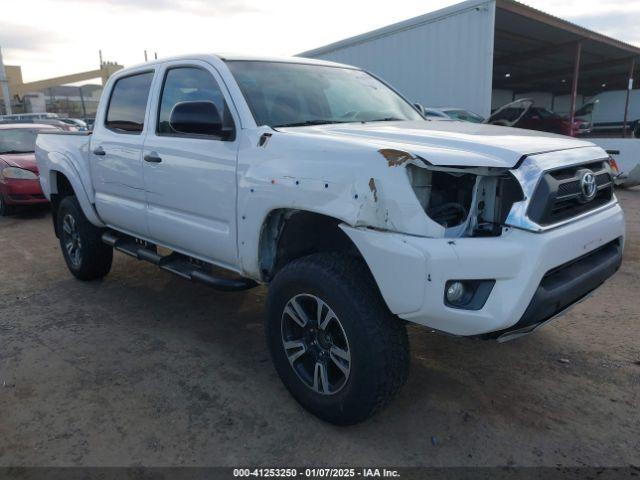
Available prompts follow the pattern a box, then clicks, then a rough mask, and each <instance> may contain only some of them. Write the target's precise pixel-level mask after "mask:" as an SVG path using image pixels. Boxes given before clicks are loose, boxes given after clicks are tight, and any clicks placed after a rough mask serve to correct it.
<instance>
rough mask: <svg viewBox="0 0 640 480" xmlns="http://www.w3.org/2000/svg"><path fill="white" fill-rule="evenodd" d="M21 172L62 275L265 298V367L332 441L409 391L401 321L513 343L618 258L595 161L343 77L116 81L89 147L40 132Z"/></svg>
mask: <svg viewBox="0 0 640 480" xmlns="http://www.w3.org/2000/svg"><path fill="white" fill-rule="evenodd" d="M36 155H37V161H38V166H39V169H40V175H41V183H42V188H43V190H44V192H45V195H46V196H47V197H48V198H49V199H50V200H51V203H52V206H53V220H54V226H55V233H56V235H57V236H58V237H59V239H60V245H61V248H62V253H63V255H64V258H65V260H66V263H67V265H68V267H69V270H70V271H71V273H72V274H73V275H75V276H76V277H77V278H79V279H81V280H93V279H96V278H100V277H103V276H105V275H106V274H107V273H108V272H109V270H110V268H111V261H112V255H113V250H114V249H115V250H119V251H122V252H124V253H127V254H130V255H133V256H134V257H137V258H138V259H140V260H145V261H149V262H152V263H154V264H156V265H157V266H158V267H159V268H161V269H164V270H167V271H170V272H173V273H176V274H178V275H181V276H183V277H185V278H187V279H190V280H192V281H195V282H201V283H204V284H206V285H209V286H212V287H214V288H218V289H223V290H243V289H247V288H251V287H254V286H256V285H258V284H268V285H269V293H268V302H267V307H266V309H267V315H266V337H267V343H268V347H269V350H270V352H271V356H272V359H273V362H274V364H275V367H276V370H277V372H278V374H279V375H280V377H281V378H282V381H283V382H284V384H285V385H286V387H287V388H288V389H289V391H290V392H291V393H292V395H293V396H294V397H295V398H296V399H297V400H298V401H299V402H300V403H301V404H302V405H303V406H304V407H306V408H307V409H308V410H310V411H311V412H313V413H314V414H316V415H317V416H319V417H321V418H322V419H324V420H326V421H329V422H332V423H335V424H351V423H356V422H359V421H362V420H364V419H365V418H367V417H369V416H370V415H372V414H373V413H374V412H376V411H378V410H379V409H380V408H381V407H383V406H384V405H386V404H387V403H388V402H389V400H390V399H391V398H392V397H393V395H394V394H395V393H396V392H397V391H398V390H399V388H400V387H401V386H402V384H403V383H404V382H405V380H406V378H407V374H408V366H409V352H408V341H407V334H406V331H405V323H406V322H407V321H408V322H413V323H417V324H420V325H425V326H427V327H429V328H431V329H435V330H438V331H442V332H447V333H449V334H454V335H464V336H478V335H482V336H485V337H491V338H497V339H499V340H506V339H510V338H515V337H518V336H521V335H523V334H526V333H530V332H531V331H533V330H535V329H536V328H537V327H539V326H540V325H542V324H543V323H545V322H547V321H548V320H550V319H551V318H553V317H555V316H557V315H558V314H559V313H561V312H563V311H565V310H566V309H567V308H568V307H570V306H571V305H573V304H574V303H576V302H578V301H580V300H581V299H583V298H584V297H585V296H587V295H589V294H590V293H591V292H592V291H593V290H594V289H596V288H597V287H598V286H599V285H601V284H602V283H603V282H604V281H605V280H606V279H607V278H609V277H610V276H611V275H613V274H614V272H615V271H616V270H617V269H618V267H619V266H620V262H621V257H622V249H623V243H624V234H625V231H624V219H623V214H622V211H621V208H620V206H619V205H618V202H617V200H616V197H615V195H614V192H613V184H612V178H611V170H610V166H609V161H608V155H607V154H606V153H605V151H604V150H602V149H601V148H599V147H596V146H594V145H593V144H591V143H588V142H585V141H580V140H575V139H572V138H568V137H562V136H557V135H550V134H544V133H540V132H530V131H526V130H520V129H510V128H505V127H496V126H488V125H480V124H471V123H462V122H454V121H439V120H426V119H424V118H423V117H422V116H421V115H420V113H419V108H418V107H415V106H413V105H411V103H409V102H408V101H407V100H406V99H405V98H403V97H402V96H401V95H400V94H398V93H397V92H396V91H395V90H393V89H392V88H391V87H390V86H388V85H386V84H385V83H384V82H382V81H381V80H379V79H377V78H376V77H374V76H373V75H370V74H369V73H367V72H364V71H362V70H360V69H358V68H354V67H350V66H347V65H339V64H335V63H329V62H320V61H315V60H307V59H303V58H292V59H258V58H246V57H237V56H224V55H218V56H215V55H194V56H184V57H180V58H173V59H167V60H161V61H156V62H150V63H146V64H144V65H141V66H137V67H134V68H128V69H125V70H122V71H119V72H118V73H116V74H115V75H113V76H112V77H111V78H110V79H109V81H108V83H107V85H106V86H105V89H104V92H103V95H102V99H101V101H100V105H99V108H98V112H97V115H96V122H95V129H94V131H93V133H91V134H84V133H46V134H45V133H44V132H43V134H41V135H39V136H38V139H37V151H36ZM225 270H226V271H229V272H230V273H228V272H225ZM221 272H222V273H221Z"/></svg>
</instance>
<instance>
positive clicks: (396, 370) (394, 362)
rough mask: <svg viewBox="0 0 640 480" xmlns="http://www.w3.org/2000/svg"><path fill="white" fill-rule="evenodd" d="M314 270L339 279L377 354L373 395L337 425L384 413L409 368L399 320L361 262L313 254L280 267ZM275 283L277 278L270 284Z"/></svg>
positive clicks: (336, 255) (310, 273) (342, 256)
mask: <svg viewBox="0 0 640 480" xmlns="http://www.w3.org/2000/svg"><path fill="white" fill-rule="evenodd" d="M318 268H319V269H323V270H325V271H329V272H332V273H333V274H334V275H336V276H339V277H340V278H341V281H342V282H343V283H344V286H345V287H346V289H347V290H348V291H349V292H350V293H351V296H352V299H353V304H354V305H353V307H354V309H355V310H356V311H357V312H358V313H359V314H360V315H359V316H360V318H361V319H362V326H363V327H364V329H365V330H366V336H367V338H368V339H369V341H370V342H371V343H372V349H373V350H374V351H376V352H378V354H379V355H378V357H377V358H378V365H376V368H375V369H374V371H376V372H378V374H379V377H378V379H377V381H376V382H375V386H376V391H375V394H373V395H372V396H371V397H370V398H368V399H363V401H366V404H364V403H363V404H362V409H361V410H360V413H359V414H358V416H357V417H354V418H352V419H350V420H346V421H344V422H340V423H342V424H353V423H357V422H361V421H363V420H365V419H367V418H369V417H371V416H372V415H374V414H376V413H377V412H379V411H380V410H382V409H384V408H385V407H386V406H387V405H388V404H389V403H390V402H391V401H392V400H393V398H394V397H395V396H396V394H397V393H398V391H399V390H400V389H401V387H402V386H403V385H404V384H405V382H406V381H407V378H408V375H409V364H410V353H409V340H408V336H407V331H406V328H405V325H404V323H403V322H402V320H400V319H399V318H397V317H396V316H395V315H393V314H392V313H391V312H390V311H389V309H388V307H387V305H386V304H385V302H384V300H383V298H382V296H381V294H380V291H379V289H378V286H377V284H376V283H375V280H374V278H373V275H372V274H371V272H370V271H369V268H368V267H367V265H366V263H365V262H364V260H363V259H362V258H359V257H355V256H351V255H345V254H341V253H317V254H313V255H309V256H306V257H302V258H299V259H297V260H293V261H292V262H291V263H289V264H288V265H286V266H285V267H284V269H286V270H288V271H293V270H300V271H301V273H302V272H304V274H305V275H308V276H310V277H313V275H314V270H315V269H318ZM277 282H278V276H276V278H275V279H274V282H273V283H276V284H277ZM272 286H273V284H272ZM276 287H277V285H276Z"/></svg>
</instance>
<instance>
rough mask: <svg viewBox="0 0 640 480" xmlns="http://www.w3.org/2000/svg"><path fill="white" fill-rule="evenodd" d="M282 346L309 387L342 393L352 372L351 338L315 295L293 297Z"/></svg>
mask: <svg viewBox="0 0 640 480" xmlns="http://www.w3.org/2000/svg"><path fill="white" fill-rule="evenodd" d="M281 332H282V346H283V348H284V352H285V354H286V355H287V358H288V359H289V364H290V365H291V368H293V371H294V372H296V375H298V378H300V380H302V383H304V384H305V385H306V386H307V387H308V388H310V389H311V390H313V391H314V392H316V393H319V394H322V395H333V394H336V393H338V392H339V391H340V390H342V388H343V387H344V386H345V385H346V383H347V380H348V379H349V374H350V372H351V350H350V349H349V341H348V339H347V335H346V333H345V331H344V328H343V326H342V323H340V320H339V319H338V316H337V315H336V314H335V313H334V311H333V310H332V309H331V307H329V305H328V304H327V303H326V302H325V301H323V300H322V299H320V298H319V297H317V296H315V295H311V294H308V293H302V294H299V295H296V296H295V297H293V298H292V299H290V300H289V301H288V302H287V304H286V305H285V307H284V311H283V312H282V320H281Z"/></svg>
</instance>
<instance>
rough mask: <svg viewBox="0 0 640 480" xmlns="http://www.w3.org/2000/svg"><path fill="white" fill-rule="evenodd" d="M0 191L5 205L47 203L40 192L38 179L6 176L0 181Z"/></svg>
mask: <svg viewBox="0 0 640 480" xmlns="http://www.w3.org/2000/svg"><path fill="white" fill-rule="evenodd" d="M0 193H1V194H2V197H3V198H4V200H5V202H6V203H7V205H33V204H37V203H47V202H48V200H47V199H46V197H45V196H44V194H43V193H42V187H41V186H40V180H38V179H36V180H17V179H12V178H7V179H5V180H4V182H3V183H0Z"/></svg>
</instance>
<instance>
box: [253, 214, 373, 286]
mask: <svg viewBox="0 0 640 480" xmlns="http://www.w3.org/2000/svg"><path fill="white" fill-rule="evenodd" d="M342 223H343V222H342V220H340V219H338V218H335V217H331V216H328V215H324V214H321V213H317V212H312V211H309V210H298V209H290V208H279V209H275V210H272V211H270V212H269V213H268V214H267V216H266V217H265V219H264V221H263V223H262V228H261V229H260V240H259V243H258V263H259V268H260V275H261V277H262V280H264V281H267V282H268V281H270V280H271V279H272V278H273V277H274V276H275V274H276V273H277V272H278V271H279V270H280V269H281V268H282V267H283V266H284V265H286V264H287V263H289V262H290V261H292V260H295V259H297V258H301V257H304V256H306V255H311V254H313V253H319V252H342V253H347V254H350V255H354V256H359V257H361V254H360V251H359V250H358V248H357V247H356V245H355V244H354V243H353V241H352V240H351V239H350V238H349V236H348V235H347V234H346V233H345V232H344V231H343V230H342V229H341V228H340V225H341V224H342Z"/></svg>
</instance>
